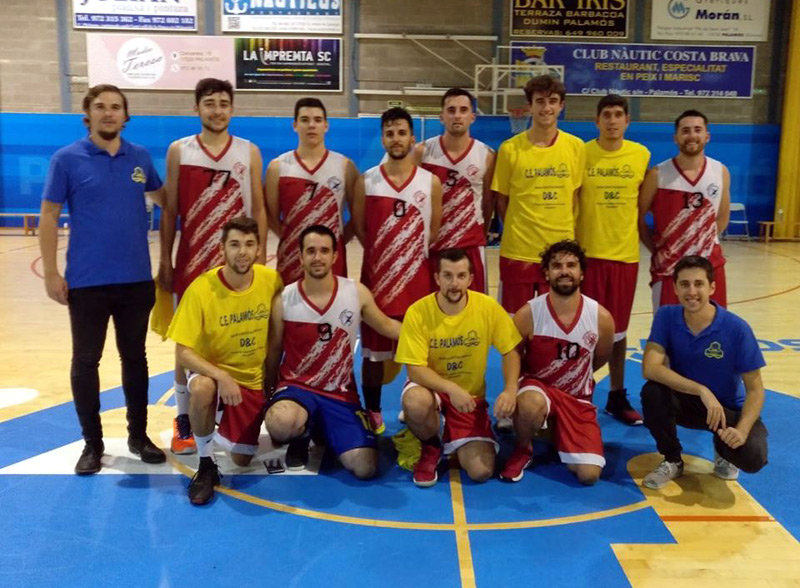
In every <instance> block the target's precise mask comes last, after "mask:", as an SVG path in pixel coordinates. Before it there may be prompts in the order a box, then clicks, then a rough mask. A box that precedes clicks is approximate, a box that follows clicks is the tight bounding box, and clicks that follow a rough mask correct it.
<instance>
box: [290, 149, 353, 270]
mask: <svg viewBox="0 0 800 588" xmlns="http://www.w3.org/2000/svg"><path fill="white" fill-rule="evenodd" d="M278 161H279V162H280V173H279V176H280V179H279V180H278V207H279V209H280V217H281V225H282V235H281V240H280V244H279V245H278V272H279V273H280V274H281V278H282V279H283V281H284V283H286V284H289V283H291V282H295V281H297V280H299V279H300V278H302V277H303V268H302V267H301V265H300V248H299V247H298V246H297V241H298V239H299V238H300V233H302V232H303V229H305V228H306V227H310V226H311V225H324V226H326V227H328V228H329V229H330V230H332V231H333V234H334V235H336V242H337V251H338V253H339V257H338V259H337V261H336V264H335V265H334V268H333V271H334V273H335V274H337V275H346V273H347V269H346V267H347V266H346V260H347V255H346V253H345V248H344V239H343V228H344V219H343V214H344V198H345V187H346V185H345V174H346V169H347V161H348V160H347V158H346V157H345V156H344V155H342V154H341V153H336V152H334V151H326V152H325V155H324V156H323V158H322V159H321V160H320V162H319V163H318V164H317V166H316V167H315V168H313V169H309V168H307V167H306V166H305V164H304V163H303V161H302V160H301V159H300V158H299V157H298V156H297V152H296V151H287V152H286V153H284V154H283V155H280V156H279V157H278Z"/></svg>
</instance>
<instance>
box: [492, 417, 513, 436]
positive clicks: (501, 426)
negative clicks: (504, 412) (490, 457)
mask: <svg viewBox="0 0 800 588" xmlns="http://www.w3.org/2000/svg"><path fill="white" fill-rule="evenodd" d="M494 428H495V429H497V432H498V433H510V432H511V431H513V430H514V421H512V420H511V419H509V418H505V417H504V418H502V419H497V423H496V424H495V426H494Z"/></svg>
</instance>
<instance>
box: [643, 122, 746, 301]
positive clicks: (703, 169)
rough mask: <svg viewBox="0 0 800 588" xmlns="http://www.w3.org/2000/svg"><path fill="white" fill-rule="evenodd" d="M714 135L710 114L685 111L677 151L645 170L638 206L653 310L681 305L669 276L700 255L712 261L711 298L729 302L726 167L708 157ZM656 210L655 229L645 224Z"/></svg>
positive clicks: (728, 180) (677, 132)
mask: <svg viewBox="0 0 800 588" xmlns="http://www.w3.org/2000/svg"><path fill="white" fill-rule="evenodd" d="M710 139H711V135H709V133H708V118H707V117H706V115H704V114H703V113H702V112H699V111H697V110H687V111H685V112H683V113H682V114H681V115H680V116H679V117H678V118H677V119H675V143H676V144H677V145H678V150H679V153H678V155H677V156H676V157H673V158H672V159H667V160H666V161H662V162H661V163H659V164H658V165H657V166H655V167H654V168H652V169H651V170H650V171H649V172H647V176H646V177H645V179H644V184H642V198H641V200H640V206H639V238H640V239H641V240H642V243H644V245H645V247H647V249H649V250H650V253H651V254H652V257H651V259H650V275H651V281H650V285H651V286H652V288H653V310H654V311H655V310H658V308H659V307H660V306H662V305H664V304H677V303H678V298H677V295H676V294H675V289H674V288H673V287H672V284H671V280H672V276H673V274H674V273H675V265H676V264H677V263H678V261H679V260H681V259H683V258H684V257H686V256H687V255H700V256H702V257H705V258H707V259H708V260H709V261H711V265H712V266H713V267H714V275H715V276H716V289H715V291H714V295H713V298H714V300H715V301H716V302H718V303H719V304H720V305H722V306H726V305H727V299H728V297H727V287H726V283H725V258H724V257H723V256H722V247H720V244H719V234H720V233H722V231H724V230H725V227H726V226H728V219H729V218H730V203H731V197H730V183H731V177H730V173H728V168H727V167H725V166H724V165H723V164H722V163H720V162H719V161H717V160H716V159H711V158H710V157H706V155H705V146H706V145H707V144H708V142H709V140H710ZM648 211H651V212H652V213H653V224H654V230H653V231H651V230H650V227H648V226H647V224H646V223H645V214H646V213H647V212H648Z"/></svg>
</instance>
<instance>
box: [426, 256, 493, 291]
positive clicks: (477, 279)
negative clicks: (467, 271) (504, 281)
mask: <svg viewBox="0 0 800 588" xmlns="http://www.w3.org/2000/svg"><path fill="white" fill-rule="evenodd" d="M463 249H464V251H465V252H466V253H467V257H469V259H470V261H471V262H472V272H473V278H472V285H471V286H470V287H469V289H470V290H473V291H475V292H480V293H481V294H487V293H488V290H487V288H488V284H489V277H488V275H487V271H486V248H485V247H483V246H482V245H475V246H473V247H464V248H463ZM435 273H436V252H433V251H432V252H431V291H432V292H438V291H439V287H438V286H437V285H436V279H435V278H434V277H433V276H434V274H435Z"/></svg>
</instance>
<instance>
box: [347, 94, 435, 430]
mask: <svg viewBox="0 0 800 588" xmlns="http://www.w3.org/2000/svg"><path fill="white" fill-rule="evenodd" d="M381 140H382V142H383V147H384V148H385V149H386V153H387V155H388V156H389V158H388V160H387V161H386V163H384V164H381V165H378V166H376V167H373V168H372V169H369V170H367V172H366V173H365V174H364V175H363V176H361V177H360V178H359V179H358V181H357V182H356V188H355V198H354V200H353V221H354V229H355V232H356V235H357V236H358V239H359V241H361V243H362V245H363V246H364V262H363V264H362V266H361V281H362V282H363V283H364V285H365V286H367V287H368V288H369V289H370V290H371V291H372V293H373V295H374V296H375V302H376V303H377V304H378V307H379V308H380V309H381V310H382V311H383V312H384V313H386V314H387V315H389V316H390V317H392V318H394V319H396V320H402V317H403V315H404V314H405V312H406V309H407V308H408V307H409V306H410V305H411V304H412V303H414V302H416V301H417V300H419V299H420V298H422V297H423V296H425V295H427V294H428V293H429V292H430V270H429V265H428V246H429V244H430V243H433V242H434V241H435V240H436V236H437V234H438V232H439V220H440V218H441V214H442V184H441V182H440V181H439V178H437V177H436V176H435V175H433V174H431V173H430V172H428V171H426V170H424V169H421V168H419V167H417V166H416V165H415V164H414V160H413V156H412V151H411V150H412V147H413V145H414V130H413V122H412V120H411V116H410V115H409V114H408V112H406V111H405V110H403V109H402V108H391V109H389V110H387V111H386V112H384V113H383V116H381ZM361 345H362V354H363V356H364V360H363V363H362V385H363V387H364V403H365V404H366V408H367V414H368V415H369V418H370V422H371V424H372V426H373V428H374V429H375V431H376V432H377V433H382V432H383V431H384V429H385V427H384V424H383V415H382V414H381V386H382V384H383V362H384V360H387V359H391V358H392V350H393V348H394V343H393V342H392V340H391V339H389V338H387V337H384V336H382V335H380V334H379V333H376V332H375V331H374V330H373V329H371V328H370V327H369V325H365V326H364V327H362V329H361Z"/></svg>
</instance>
